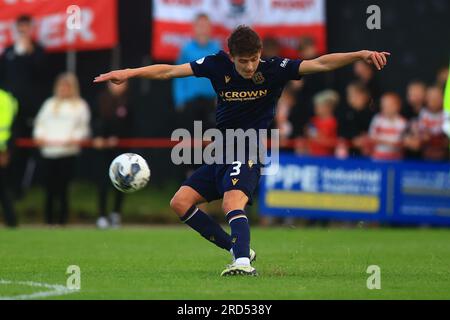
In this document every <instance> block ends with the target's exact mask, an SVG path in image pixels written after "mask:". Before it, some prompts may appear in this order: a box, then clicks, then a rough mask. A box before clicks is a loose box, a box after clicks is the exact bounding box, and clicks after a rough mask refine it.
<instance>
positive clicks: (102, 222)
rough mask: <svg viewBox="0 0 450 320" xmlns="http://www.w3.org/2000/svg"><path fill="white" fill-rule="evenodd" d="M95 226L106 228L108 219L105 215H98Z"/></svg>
mask: <svg viewBox="0 0 450 320" xmlns="http://www.w3.org/2000/svg"><path fill="white" fill-rule="evenodd" d="M97 228H99V229H108V228H109V221H108V219H106V218H105V217H100V218H98V219H97Z"/></svg>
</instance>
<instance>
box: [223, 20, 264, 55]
mask: <svg viewBox="0 0 450 320" xmlns="http://www.w3.org/2000/svg"><path fill="white" fill-rule="evenodd" d="M228 49H229V50H230V54H231V55H232V56H234V57H235V56H243V57H248V56H252V55H254V54H256V53H258V52H259V51H261V50H262V41H261V38H260V37H259V35H258V34H257V33H256V32H255V31H254V30H253V29H252V28H250V27H248V26H245V25H240V26H238V27H237V28H236V29H234V31H233V32H232V33H231V35H230V37H229V38H228Z"/></svg>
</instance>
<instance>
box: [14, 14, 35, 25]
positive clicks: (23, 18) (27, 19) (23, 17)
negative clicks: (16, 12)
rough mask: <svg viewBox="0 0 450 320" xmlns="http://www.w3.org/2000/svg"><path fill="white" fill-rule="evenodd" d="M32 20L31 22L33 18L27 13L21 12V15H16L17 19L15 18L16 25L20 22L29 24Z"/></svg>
mask: <svg viewBox="0 0 450 320" xmlns="http://www.w3.org/2000/svg"><path fill="white" fill-rule="evenodd" d="M32 22H33V18H32V17H31V16H29V15H27V14H23V15H21V16H19V17H17V19H16V25H17V24H22V23H26V24H31V23H32Z"/></svg>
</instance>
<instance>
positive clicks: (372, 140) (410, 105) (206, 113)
mask: <svg viewBox="0 0 450 320" xmlns="http://www.w3.org/2000/svg"><path fill="white" fill-rule="evenodd" d="M208 24H209V20H208V17H206V16H204V15H200V16H198V17H197V19H196V21H195V22H194V25H195V26H197V27H196V28H194V31H196V33H195V34H194V38H193V40H192V42H190V43H189V44H187V45H186V47H185V48H184V49H183V50H182V51H181V52H182V55H183V56H182V57H180V60H179V61H184V60H183V59H196V58H201V56H196V55H198V54H200V55H204V54H212V53H214V51H216V50H217V49H218V48H217V43H216V42H214V41H213V40H212V39H211V38H210V34H209V33H208V32H205V30H206V31H207V30H208V27H207V26H208ZM198 25H200V26H201V27H198ZM31 29H32V23H31V18H30V17H28V16H23V17H20V18H19V19H18V20H17V30H18V37H17V40H16V42H15V43H14V45H13V46H11V47H9V48H7V49H6V50H5V51H4V53H3V54H2V55H1V56H0V103H1V106H0V107H1V108H0V112H1V119H2V120H1V123H0V126H1V127H0V146H1V149H0V200H1V204H2V210H3V212H4V217H5V219H4V220H5V222H6V224H7V225H9V226H15V225H17V219H16V213H15V211H14V205H13V202H14V201H13V199H12V198H11V197H10V195H9V193H10V192H12V193H13V194H14V199H20V198H21V197H23V192H24V191H25V190H24V189H25V188H24V185H25V184H24V180H26V179H28V180H30V179H31V178H30V175H29V173H30V172H32V171H33V168H31V166H30V161H27V160H29V159H30V158H32V157H33V153H32V152H31V151H30V149H31V148H30V147H35V148H38V149H39V151H40V156H41V158H42V159H43V160H44V163H45V166H44V167H43V168H44V169H43V170H45V171H46V174H45V177H46V178H45V179H44V181H45V184H46V186H45V189H46V201H45V207H44V209H43V211H44V212H45V217H46V223H48V224H65V223H66V222H67V219H68V214H69V212H70V201H69V199H68V190H69V186H70V184H71V182H72V181H73V165H74V162H75V161H76V158H77V157H78V156H79V154H80V153H81V152H82V148H85V147H90V148H93V149H95V151H96V156H95V159H96V162H97V165H98V166H99V167H106V166H108V165H109V162H110V161H111V160H112V159H113V158H114V157H115V156H117V155H118V153H120V152H124V150H129V149H132V148H170V147H172V146H174V145H175V144H177V142H174V141H170V139H169V138H161V137H159V138H153V139H152V138H150V139H149V138H138V137H135V136H133V130H132V129H133V126H134V123H133V119H135V115H134V114H133V113H134V112H135V108H134V106H133V99H132V97H133V96H134V95H136V94H137V93H134V92H132V90H131V89H130V87H129V86H128V84H127V83H125V84H124V85H122V86H115V85H112V84H109V85H107V86H106V87H105V88H104V90H103V91H102V92H101V94H100V95H99V96H98V97H97V99H96V101H88V102H87V101H85V100H84V99H83V98H82V97H83V92H80V89H79V83H78V79H77V76H76V75H75V74H71V73H63V70H61V75H60V76H59V77H58V78H57V79H56V80H55V81H54V92H53V95H52V96H51V97H45V98H47V99H46V100H45V101H44V99H42V97H40V96H39V95H40V93H41V90H39V88H40V86H41V85H42V81H41V77H42V76H43V74H44V71H43V68H42V67H43V66H45V64H46V63H49V61H46V58H47V57H46V54H45V51H44V49H43V48H42V47H41V46H39V44H37V43H35V42H34V41H33V40H32V36H31V34H32V31H31ZM205 46H206V47H207V48H208V50H200V49H199V48H205ZM298 52H299V56H300V58H301V59H313V58H315V57H317V52H318V51H317V48H316V44H315V43H314V41H313V40H312V39H311V38H308V37H305V38H302V39H301V41H300V46H299V48H298ZM277 55H279V44H278V42H277V39H276V38H266V39H264V51H263V56H262V59H270V58H271V57H273V56H277ZM352 68H353V75H352V77H351V78H348V79H347V84H346V87H345V90H344V91H342V90H340V89H339V87H340V86H341V85H342V84H339V85H338V84H337V83H336V81H333V80H330V75H329V74H316V75H311V76H305V77H304V78H303V79H302V80H298V81H291V82H290V83H288V85H287V86H286V88H285V90H284V91H283V93H282V95H281V97H280V99H279V101H278V105H277V106H276V114H275V121H274V125H273V128H277V129H279V130H280V139H281V140H280V146H281V148H282V149H283V150H286V151H289V152H291V153H294V154H297V155H301V156H305V155H308V156H319V157H323V156H332V157H336V158H339V159H346V158H354V157H366V158H372V159H374V160H378V161H392V160H396V161H399V160H402V159H414V160H420V161H431V162H441V163H448V161H449V139H448V137H447V136H446V135H445V133H444V131H443V129H442V128H443V124H444V112H443V92H444V87H445V83H446V81H447V78H448V67H447V66H445V67H442V68H441V69H439V70H437V73H436V78H435V81H433V82H432V83H425V82H424V81H421V80H420V79H410V81H409V84H408V87H407V88H406V90H405V91H406V95H405V96H404V97H403V96H401V95H400V94H399V93H397V92H390V91H389V92H387V91H385V90H384V89H383V85H382V83H380V82H379V81H378V78H377V75H376V73H375V70H374V69H373V67H371V66H369V65H367V64H365V63H364V62H357V63H355V64H354V66H353V67H352ZM190 81H191V80H188V81H184V82H174V90H173V92H174V96H173V100H174V101H175V104H174V105H175V107H176V110H177V112H176V113H175V116H176V119H173V122H174V123H176V126H177V127H184V128H188V129H190V130H192V123H193V121H194V120H200V121H203V122H204V123H206V127H204V130H206V129H207V128H209V127H211V126H212V123H213V120H212V119H213V117H214V111H215V110H214V105H215V99H214V98H212V96H211V88H208V85H209V84H208V83H202V84H198V83H190ZM192 81H194V80H192ZM199 86H201V90H199ZM403 89H404V88H398V92H402V91H403ZM167 99H171V97H167ZM38 101H44V102H43V103H42V104H40V105H37V102H38ZM157 112H158V110H155V114H156V113H157ZM192 169H194V168H189V170H188V171H187V172H186V175H188V174H190V173H191V172H192ZM98 172H100V171H98ZM101 172H103V171H101ZM95 182H96V185H97V188H98V194H99V196H98V198H99V205H98V207H99V210H98V211H99V213H98V215H99V219H98V221H97V225H98V226H99V227H108V226H117V225H120V220H121V216H120V213H121V211H122V203H123V194H121V193H119V192H117V191H114V193H115V198H114V205H113V209H112V210H107V203H106V195H107V193H108V192H109V191H108V190H112V187H111V186H110V185H109V183H108V178H107V176H106V175H104V174H103V175H101V174H98V176H97V177H96V179H95ZM108 213H109V215H108Z"/></svg>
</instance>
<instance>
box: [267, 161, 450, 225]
mask: <svg viewBox="0 0 450 320" xmlns="http://www.w3.org/2000/svg"><path fill="white" fill-rule="evenodd" d="M259 203H260V208H259V211H260V213H261V214H262V215H272V216H297V217H305V218H329V219H333V220H363V221H380V222H398V223H406V224H409V223H411V224H433V225H447V226H450V164H429V163H415V162H380V161H371V160H364V159H361V160H353V159H351V160H350V159H346V160H338V159H334V158H311V157H299V156H296V155H290V154H281V155H280V160H279V169H278V171H277V173H276V174H275V175H266V176H263V177H262V179H261V188H260V201H259Z"/></svg>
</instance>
